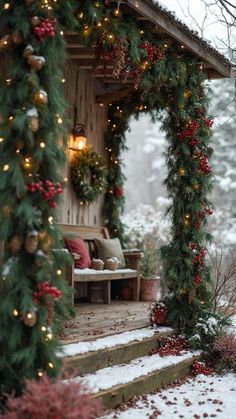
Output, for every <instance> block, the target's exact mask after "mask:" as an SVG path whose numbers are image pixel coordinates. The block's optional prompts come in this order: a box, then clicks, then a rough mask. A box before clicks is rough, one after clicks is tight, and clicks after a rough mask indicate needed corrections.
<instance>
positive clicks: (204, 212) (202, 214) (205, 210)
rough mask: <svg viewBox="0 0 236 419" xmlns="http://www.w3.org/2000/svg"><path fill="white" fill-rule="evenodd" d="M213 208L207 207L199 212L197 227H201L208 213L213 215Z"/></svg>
mask: <svg viewBox="0 0 236 419" xmlns="http://www.w3.org/2000/svg"><path fill="white" fill-rule="evenodd" d="M212 214H213V210H212V209H211V208H208V207H205V208H204V209H203V210H202V211H200V212H199V213H198V217H197V222H196V225H195V227H196V229H198V230H199V229H200V227H201V223H202V221H203V220H204V218H205V217H206V216H207V215H212Z"/></svg>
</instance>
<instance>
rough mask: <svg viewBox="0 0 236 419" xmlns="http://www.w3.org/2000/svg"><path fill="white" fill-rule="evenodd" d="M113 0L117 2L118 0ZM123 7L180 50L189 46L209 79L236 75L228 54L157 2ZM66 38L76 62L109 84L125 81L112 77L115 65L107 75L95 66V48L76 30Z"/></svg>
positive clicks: (127, 0) (140, 0) (128, 0)
mask: <svg viewBox="0 0 236 419" xmlns="http://www.w3.org/2000/svg"><path fill="white" fill-rule="evenodd" d="M111 1H112V2H114V3H116V4H117V1H116V0H111ZM120 8H121V12H123V13H126V14H129V15H131V16H133V17H135V18H136V19H137V20H138V21H140V22H142V23H143V24H144V25H145V26H147V27H148V28H149V29H150V30H151V31H152V32H153V33H154V34H155V35H156V36H157V38H158V39H161V40H163V41H166V42H169V43H171V42H172V43H175V44H176V45H177V46H179V50H180V52H181V50H183V49H185V51H188V52H189V53H190V54H191V55H192V56H195V57H196V58H197V59H199V62H201V63H202V67H203V69H204V70H205V71H206V72H207V74H208V77H209V78H212V79H216V78H229V77H232V76H233V75H234V74H233V70H232V64H231V63H230V61H229V60H228V59H227V58H226V57H225V56H224V55H222V54H221V53H220V52H219V51H217V50H216V49H215V48H213V47H212V46H211V45H209V44H208V43H207V42H206V41H205V40H204V39H202V38H201V37H199V36H198V34H197V32H196V31H193V30H190V29H189V28H188V27H187V25H185V24H184V23H183V22H182V21H180V20H179V19H177V18H176V16H175V15H174V14H173V13H172V12H170V11H168V10H166V8H164V7H162V6H161V5H160V4H159V3H158V2H157V1H154V0H121V1H120ZM66 41H67V50H68V54H69V58H70V60H71V61H72V63H73V64H74V65H76V66H78V67H80V68H81V69H84V70H86V71H90V74H91V76H92V77H94V78H97V79H100V81H103V83H104V84H105V85H107V86H108V85H112V84H113V85H116V87H118V86H119V84H121V82H120V81H119V80H114V78H113V77H112V66H111V67H110V68H109V66H108V67H107V68H106V74H104V73H103V72H102V71H101V68H99V66H98V67H96V68H94V67H95V66H94V64H95V54H94V48H87V47H85V46H84V45H81V44H80V43H79V41H78V35H77V34H76V33H75V32H67V33H66ZM131 82H132V81H131V80H128V81H127V83H126V86H127V87H128V86H129V83H130V84H131ZM110 87H111V86H110Z"/></svg>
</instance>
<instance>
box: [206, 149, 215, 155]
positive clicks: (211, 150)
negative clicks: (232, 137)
mask: <svg viewBox="0 0 236 419" xmlns="http://www.w3.org/2000/svg"><path fill="white" fill-rule="evenodd" d="M213 153H214V148H212V147H207V155H208V157H211V156H212V154H213Z"/></svg>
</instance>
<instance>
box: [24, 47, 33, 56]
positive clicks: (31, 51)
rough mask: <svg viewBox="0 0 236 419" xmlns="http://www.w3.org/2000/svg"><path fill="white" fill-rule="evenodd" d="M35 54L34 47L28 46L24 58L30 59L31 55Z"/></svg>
mask: <svg viewBox="0 0 236 419" xmlns="http://www.w3.org/2000/svg"><path fill="white" fill-rule="evenodd" d="M33 53H34V48H33V47H32V45H30V44H29V45H27V46H26V47H25V49H24V51H23V57H24V58H28V56H29V55H33Z"/></svg>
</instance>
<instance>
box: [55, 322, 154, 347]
mask: <svg viewBox="0 0 236 419" xmlns="http://www.w3.org/2000/svg"><path fill="white" fill-rule="evenodd" d="M130 323H131V324H130V326H127V327H124V328H123V329H122V330H109V331H107V332H105V333H102V334H98V335H89V336H88V337H83V339H82V340H80V338H78V337H76V338H74V339H60V338H59V341H60V344H61V345H70V344H73V343H78V342H92V341H94V340H97V339H103V338H106V337H108V336H113V335H120V334H121V333H123V332H130V331H132V330H139V329H143V328H145V327H149V326H150V322H148V321H146V320H145V321H143V322H140V320H139V321H137V324H135V323H136V320H135V321H134V322H133V323H132V322H130ZM76 330H77V328H75V329H73V328H71V333H76Z"/></svg>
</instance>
